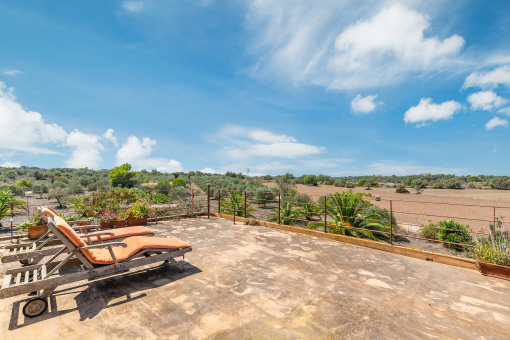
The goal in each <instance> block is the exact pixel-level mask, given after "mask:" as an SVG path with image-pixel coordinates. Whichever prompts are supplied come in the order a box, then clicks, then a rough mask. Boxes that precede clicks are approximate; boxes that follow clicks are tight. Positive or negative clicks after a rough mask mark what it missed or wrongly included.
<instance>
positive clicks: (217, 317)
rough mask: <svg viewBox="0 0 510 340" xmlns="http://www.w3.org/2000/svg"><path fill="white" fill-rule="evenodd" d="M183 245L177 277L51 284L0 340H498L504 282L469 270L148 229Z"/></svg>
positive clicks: (152, 273)
mask: <svg viewBox="0 0 510 340" xmlns="http://www.w3.org/2000/svg"><path fill="white" fill-rule="evenodd" d="M151 228H153V229H154V230H155V231H156V233H157V235H158V236H163V237H166V236H172V237H177V238H180V239H182V240H185V241H188V242H189V243H191V244H192V245H193V251H192V252H191V253H190V254H189V255H186V259H185V261H182V259H180V261H181V263H182V264H183V265H184V267H185V269H186V271H185V272H184V273H182V274H180V273H178V272H177V271H176V270H175V269H174V268H173V267H172V266H171V265H170V264H165V265H159V264H157V265H154V266H151V267H147V268H144V269H141V270H135V271H132V272H130V273H128V274H126V275H122V276H118V277H115V278H109V279H105V280H101V281H94V282H86V281H84V282H79V283H75V284H72V285H67V286H61V287H59V288H58V289H57V290H56V291H55V294H54V296H53V297H52V298H51V300H50V305H51V310H50V311H49V312H46V313H45V314H43V315H41V316H39V317H37V318H34V319H26V318H25V317H24V316H23V315H22V313H21V308H22V307H23V304H24V301H26V300H27V296H18V297H14V298H10V299H6V300H2V301H0V334H1V338H2V339H5V340H7V339H134V338H138V339H200V338H210V339H369V338H370V339H390V338H391V339H428V338H431V339H432V338H436V339H459V338H460V339H493V338H495V339H508V338H509V337H510V282H509V281H504V280H498V279H493V278H487V277H484V276H481V275H480V274H478V273H477V272H476V271H473V270H468V269H462V268H457V267H452V266H447V265H442V264H438V263H432V262H427V261H422V260H418V259H413V258H408V257H403V256H399V255H394V254H391V253H385V252H381V251H377V250H372V249H367V248H361V247H356V246H352V245H348V244H343V243H339V242H336V241H330V240H325V239H319V238H314V237H310V236H307V235H301V234H294V233H291V232H285V231H279V230H274V229H270V228H266V227H261V226H247V225H241V224H238V225H235V226H234V225H233V224H232V221H228V220H223V219H218V218H211V219H210V220H208V219H206V218H200V219H196V220H193V219H184V220H181V221H178V222H164V223H159V224H157V225H153V226H151Z"/></svg>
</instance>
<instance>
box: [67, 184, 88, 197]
mask: <svg viewBox="0 0 510 340" xmlns="http://www.w3.org/2000/svg"><path fill="white" fill-rule="evenodd" d="M67 188H68V189H69V193H71V194H83V193H84V192H85V190H84V189H83V186H82V185H81V184H80V183H78V182H71V183H69V186H68V187H67Z"/></svg>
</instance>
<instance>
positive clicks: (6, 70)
mask: <svg viewBox="0 0 510 340" xmlns="http://www.w3.org/2000/svg"><path fill="white" fill-rule="evenodd" d="M20 73H23V72H21V71H19V70H13V69H11V68H4V69H3V70H2V74H5V75H8V76H15V75H17V74H20Z"/></svg>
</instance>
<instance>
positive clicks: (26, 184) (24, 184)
mask: <svg viewBox="0 0 510 340" xmlns="http://www.w3.org/2000/svg"><path fill="white" fill-rule="evenodd" d="M16 185H19V186H20V187H25V188H30V187H31V186H32V182H30V181H27V180H26V179H24V178H23V179H20V180H19V181H17V182H16Z"/></svg>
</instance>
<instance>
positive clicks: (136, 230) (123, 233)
mask: <svg viewBox="0 0 510 340" xmlns="http://www.w3.org/2000/svg"><path fill="white" fill-rule="evenodd" d="M103 231H105V232H108V233H114V234H115V235H112V236H110V235H103V236H101V240H103V241H105V240H112V239H116V238H123V237H130V236H140V235H148V234H154V232H153V231H152V230H150V229H149V228H146V227H127V228H116V229H108V230H103ZM90 240H91V241H92V242H97V241H98V239H97V237H96V236H92V237H91V238H90Z"/></svg>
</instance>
